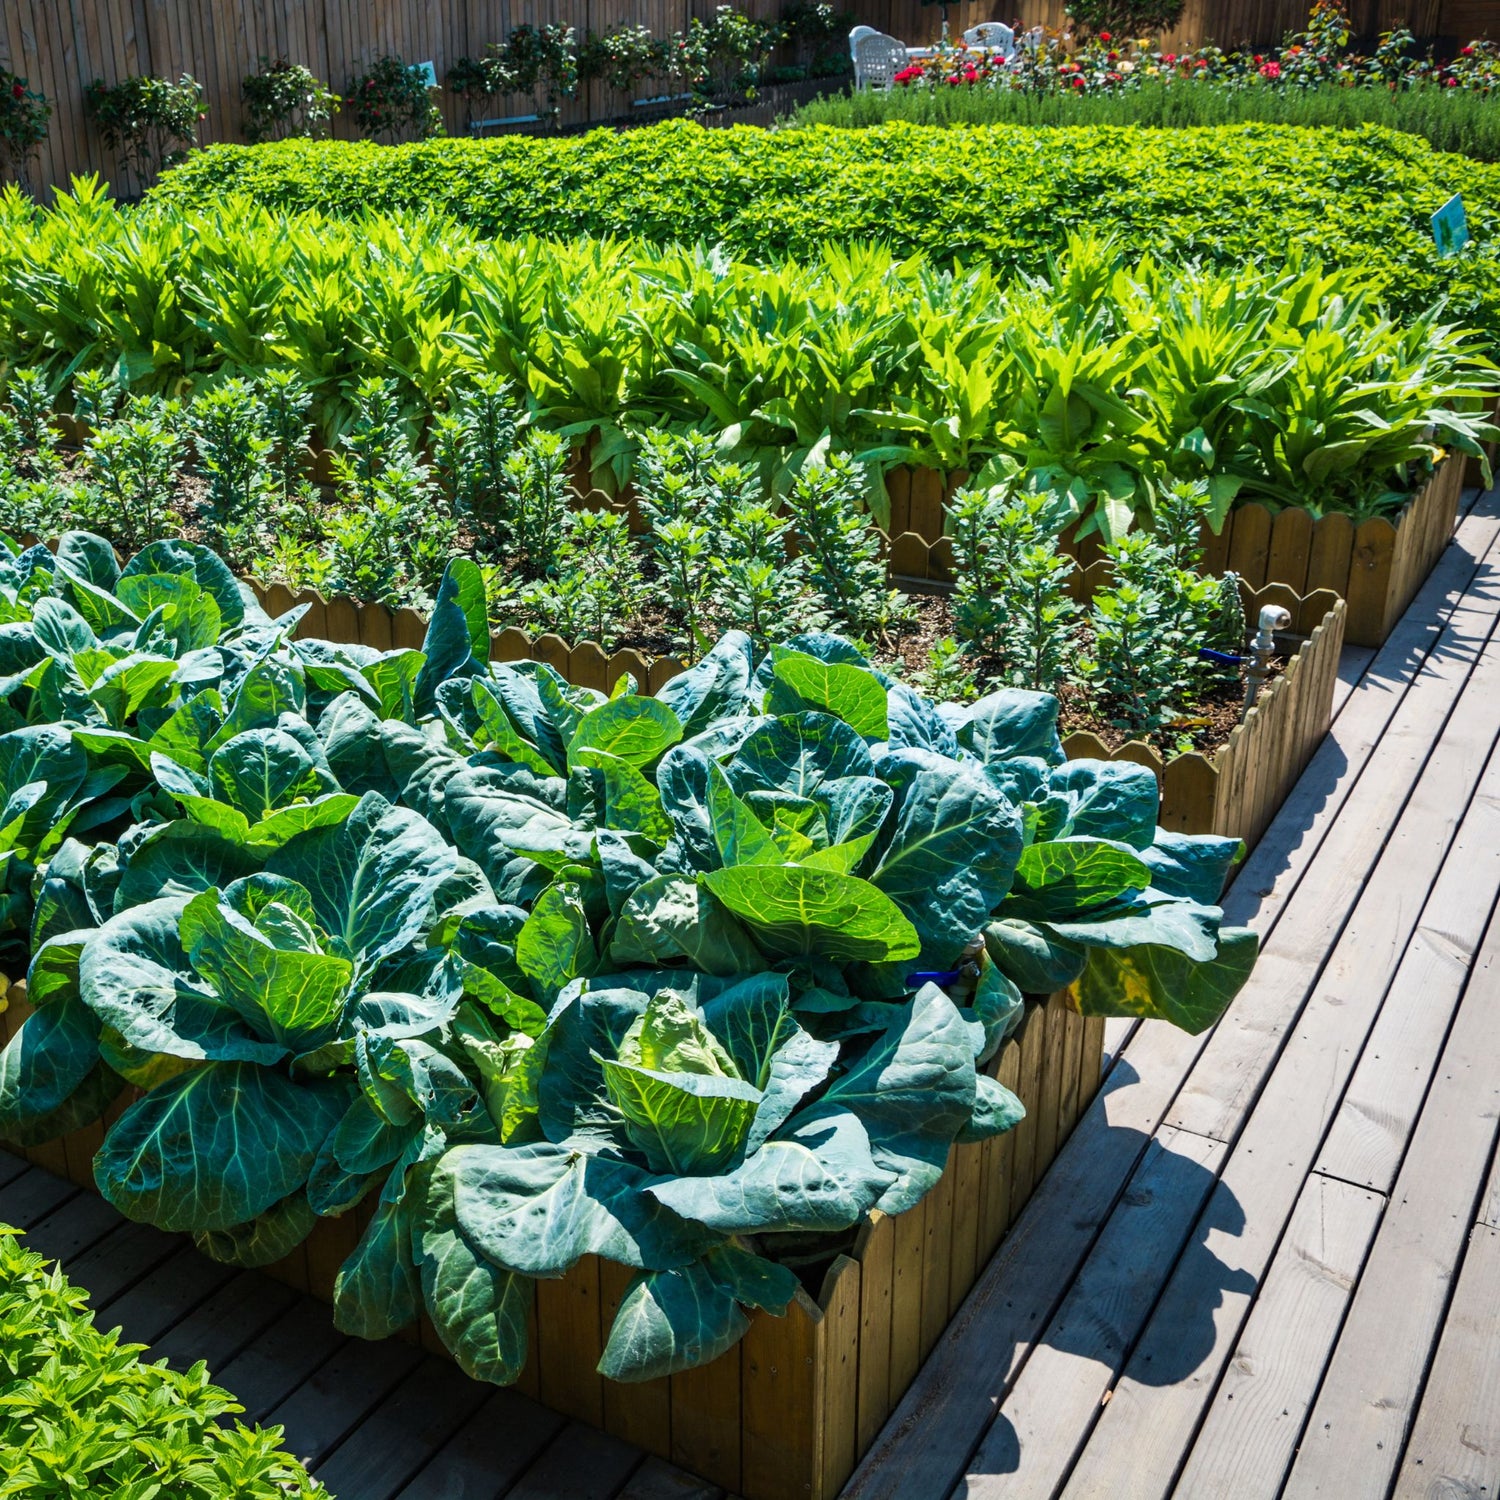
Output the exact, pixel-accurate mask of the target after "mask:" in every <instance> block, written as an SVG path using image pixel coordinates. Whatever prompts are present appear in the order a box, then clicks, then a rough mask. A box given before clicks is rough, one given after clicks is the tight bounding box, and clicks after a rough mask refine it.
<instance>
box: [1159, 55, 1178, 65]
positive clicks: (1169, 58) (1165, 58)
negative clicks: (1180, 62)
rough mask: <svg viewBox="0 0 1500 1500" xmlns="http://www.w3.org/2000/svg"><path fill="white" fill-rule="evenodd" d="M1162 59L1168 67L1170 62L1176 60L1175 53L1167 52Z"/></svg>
mask: <svg viewBox="0 0 1500 1500" xmlns="http://www.w3.org/2000/svg"><path fill="white" fill-rule="evenodd" d="M1162 61H1163V62H1164V63H1166V65H1167V66H1168V67H1169V68H1170V67H1171V66H1172V64H1173V63H1174V62H1176V61H1177V54H1176V53H1175V52H1169V53H1167V55H1166V56H1165V57H1164V58H1162Z"/></svg>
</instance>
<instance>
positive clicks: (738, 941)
mask: <svg viewBox="0 0 1500 1500" xmlns="http://www.w3.org/2000/svg"><path fill="white" fill-rule="evenodd" d="M684 958H685V959H687V960H688V962H689V963H691V964H692V965H693V966H694V968H697V969H701V970H702V971H703V972H704V973H707V974H718V975H722V976H724V977H726V978H728V977H730V976H733V975H735V974H742V973H745V972H746V971H747V970H748V971H753V970H755V969H758V968H761V967H763V966H764V960H763V959H762V958H761V956H760V950H759V949H758V948H757V947H756V945H755V943H754V942H753V941H752V940H751V938H750V935H749V933H748V932H746V930H745V928H744V927H743V926H742V925H741V924H740V922H739V921H738V920H737V919H736V918H735V917H734V916H733V915H731V913H730V912H728V911H726V910H725V908H724V906H723V905H722V904H721V903H720V902H719V901H718V899H717V898H716V897H715V896H714V895H713V894H712V892H711V891H709V890H706V889H705V888H704V887H703V886H701V885H700V884H699V883H698V882H697V881H696V880H694V879H693V878H692V877H690V876H685V875H658V876H655V877H654V878H653V879H651V880H648V881H646V882H645V883H644V884H642V885H639V886H637V887H636V888H635V890H633V891H632V892H631V893H630V896H629V897H628V898H627V899H626V901H625V904H624V906H622V907H621V909H620V918H619V921H618V923H617V924H616V926H615V930H614V936H613V940H612V941H611V943H610V948H609V961H610V962H611V963H612V964H614V965H617V966H620V967H625V968H629V967H631V966H632V965H637V964H638V965H643V966H646V967H657V966H659V965H661V964H670V963H675V962H676V961H677V960H679V959H684Z"/></svg>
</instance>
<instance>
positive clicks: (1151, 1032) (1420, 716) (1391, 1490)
mask: <svg viewBox="0 0 1500 1500" xmlns="http://www.w3.org/2000/svg"><path fill="white" fill-rule="evenodd" d="M1469 501H1470V508H1469V510H1468V513H1467V514H1466V515H1465V517H1464V519H1463V521H1462V523H1461V526H1460V529H1459V534H1458V540H1457V542H1456V544H1455V545H1454V546H1452V547H1450V548H1449V549H1448V551H1447V553H1446V554H1445V555H1444V557H1443V560H1442V561H1441V562H1440V564H1439V566H1438V570H1437V572H1436V573H1435V574H1434V576H1433V578H1432V579H1431V580H1430V582H1429V583H1428V585H1427V586H1426V588H1425V589H1424V590H1423V591H1422V592H1421V594H1419V596H1418V598H1417V600H1416V601H1415V603H1414V604H1413V606H1412V609H1411V610H1410V612H1409V613H1408V615H1407V617H1406V619H1405V620H1404V621H1403V622H1402V624H1401V625H1400V626H1399V627H1398V628H1397V630H1396V632H1395V634H1394V635H1393V636H1392V637H1391V639H1390V640H1389V641H1388V642H1387V643H1386V645H1385V646H1384V647H1383V648H1382V649H1381V650H1380V651H1379V652H1378V653H1375V652H1371V651H1369V650H1350V651H1348V652H1346V654H1345V658H1344V670H1343V673H1342V682H1341V688H1340V704H1339V708H1338V715H1337V718H1336V721H1335V724H1334V729H1333V732H1332V734H1331V735H1330V737H1329V739H1328V740H1327V741H1326V742H1325V744H1324V745H1323V747H1322V748H1321V749H1320V750H1319V752H1318V754H1317V756H1316V758H1315V759H1314V761H1313V763H1312V765H1311V766H1310V767H1309V769H1308V771H1307V773H1306V775H1305V776H1304V777H1303V779H1302V781H1301V782H1300V783H1299V785H1298V787H1297V790H1296V791H1295V793H1294V794H1293V796H1292V799H1291V800H1290V802H1289V803H1288V805H1287V807H1286V808H1285V810H1284V811H1283V813H1282V815H1281V816H1280V818H1278V820H1277V821H1276V822H1275V823H1274V824H1273V825H1272V827H1271V829H1270V831H1269V832H1268V834H1267V835H1266V837H1265V838H1264V840H1263V841H1262V843H1261V845H1260V847H1259V848H1258V849H1257V851H1256V852H1255V854H1254V855H1253V856H1252V858H1251V860H1250V862H1249V863H1248V864H1247V866H1246V867H1245V869H1244V870H1243V871H1242V873H1241V874H1240V876H1239V878H1238V879H1237V880H1236V882H1235V884H1234V886H1233V888H1232V890H1231V892H1230V894H1229V896H1228V898H1227V905H1228V908H1229V912H1230V916H1231V919H1232V920H1235V921H1239V922H1248V923H1250V924H1251V925H1253V926H1255V927H1256V928H1257V929H1258V930H1259V931H1260V932H1261V934H1262V937H1263V942H1264V953H1263V957H1262V960H1261V963H1260V967H1259V968H1258V970H1257V972H1256V975H1255V977H1254V979H1253V980H1252V982H1251V984H1250V986H1249V987H1248V988H1247V990H1246V991H1245V993H1244V994H1243V995H1241V996H1240V998H1239V999H1238V1000H1237V1001H1236V1003H1235V1006H1234V1008H1233V1010H1232V1011H1231V1013H1230V1015H1229V1016H1228V1018H1227V1019H1226V1021H1225V1023H1224V1024H1223V1025H1222V1026H1220V1027H1219V1028H1218V1030H1217V1031H1215V1032H1214V1033H1212V1034H1211V1035H1210V1036H1207V1037H1203V1038H1197V1039H1194V1038H1190V1037H1186V1036H1184V1035H1182V1034H1181V1033H1179V1032H1176V1031H1173V1030H1171V1029H1169V1028H1166V1027H1158V1026H1144V1027H1138V1028H1136V1027H1132V1026H1131V1025H1128V1024H1117V1025H1114V1026H1112V1029H1111V1058H1110V1063H1109V1070H1108V1075H1107V1078H1106V1083H1105V1087H1104V1089H1103V1090H1102V1091H1101V1094H1100V1097H1099V1098H1098V1099H1097V1100H1096V1101H1095V1104H1094V1106H1093V1108H1092V1109H1091V1110H1090V1112H1089V1113H1088V1115H1087V1116H1086V1117H1085V1119H1084V1121H1083V1122H1081V1123H1080V1125H1079V1127H1078V1129H1077V1131H1076V1132H1075V1134H1074V1136H1073V1138H1072V1140H1071V1141H1070V1142H1069V1144H1068V1146H1067V1148H1066V1149H1065V1151H1064V1152H1063V1154H1062V1156H1061V1157H1060V1158H1059V1160H1058V1162H1057V1163H1056V1165H1055V1166H1054V1167H1053V1168H1052V1170H1051V1171H1050V1172H1049V1173H1048V1174H1047V1177H1046V1178H1045V1179H1044V1181H1043V1183H1042V1184H1041V1187H1040V1188H1039V1190H1038V1192H1037V1194H1036V1196H1035V1197H1034V1198H1033V1199H1032V1201H1031V1204H1030V1205H1029V1206H1028V1208H1027V1210H1026V1212H1025V1214H1024V1215H1023V1217H1022V1219H1021V1220H1020V1222H1019V1223H1018V1225H1017V1226H1016V1228H1015V1229H1013V1230H1012V1232H1011V1234H1010V1236H1009V1237H1008V1239H1007V1240H1006V1242H1005V1243H1004V1245H1003V1246H1002V1248H1001V1251H1000V1254H999V1255H998V1256H997V1257H996V1259H995V1260H994V1262H992V1264H991V1265H990V1267H989V1268H988V1270H987V1271H986V1272H985V1274H984V1276H983V1278H982V1279H981V1280H980V1282H979V1284H978V1286H977V1287H976V1288H975V1290H974V1292H973V1293H972V1295H971V1296H970V1297H969V1298H968V1300H967V1301H966V1302H965V1303H964V1305H963V1308H962V1309H961V1311H960V1313H959V1316H958V1318H957V1320H956V1321H955V1323H954V1325H953V1326H952V1328H951V1329H950V1330H949V1331H948V1333H947V1334H946V1335H945V1336H944V1338H943V1339H942V1341H941V1342H940V1343H939V1344H938V1346H937V1349H936V1350H935V1352H934V1354H933V1356H932V1358H931V1360H930V1361H929V1363H928V1364H927V1366H926V1367H925V1368H924V1370H923V1372H922V1374H921V1376H920V1377H919V1378H918V1381H917V1384H916V1385H915V1386H914V1387H913V1389H912V1391H911V1392H910V1394H909V1395H908V1397H907V1398H906V1400H905V1401H903V1402H902V1404H901V1406H900V1407H899V1408H898V1409H897V1411H896V1413H895V1415H894V1416H893V1417H892V1419H891V1421H890V1423H889V1424H888V1426H887V1427H886V1429H885V1431H884V1433H883V1434H882V1435H881V1438H880V1440H879V1441H878V1443H877V1444H876V1447H875V1448H874V1449H873V1450H872V1452H871V1453H870V1455H869V1457H868V1458H867V1459H866V1461H865V1463H864V1464H863V1465H862V1466H861V1468H860V1470H859V1472H858V1473H857V1474H856V1476H855V1478H854V1480H853V1481H852V1482H851V1485H850V1488H849V1490H848V1491H847V1492H846V1494H847V1497H848V1500H941V1497H946V1496H950V1495H954V1496H956V1495H965V1496H975V1497H988V1496H995V1497H1004V1500H1024V1497H1033V1496H1035V1497H1044V1496H1054V1495H1064V1496H1067V1497H1070V1500H1072V1497H1078V1500H1084V1497H1098V1500H1135V1497H1140V1500H1145V1497H1152V1496H1166V1495H1177V1496H1186V1497H1212V1500H1217V1497H1230V1500H1241V1497H1243V1500H1260V1497H1272V1496H1277V1495H1286V1496H1289V1497H1297V1500H1302V1497H1307V1496H1315V1495H1317V1496H1327V1497H1338V1500H1344V1497H1349V1500H1362V1497H1367V1496H1368V1497H1372V1500H1373V1497H1377V1496H1379V1497H1384V1496H1387V1495H1391V1494H1394V1495H1396V1496H1400V1497H1406V1496H1410V1497H1418V1496H1421V1497H1434V1500H1435V1497H1442V1500H1479V1497H1485V1500H1496V1497H1497V1496H1500V1167H1497V1165H1496V1162H1495V1140H1496V1130H1497V1124H1500V920H1496V919H1495V906H1496V898H1497V893H1500V748H1497V746H1500V636H1497V634H1496V632H1497V629H1500V491H1496V492H1493V493H1491V494H1490V495H1488V496H1486V497H1483V498H1481V499H1479V500H1478V501H1477V503H1476V502H1474V498H1473V497H1472V496H1471V497H1469ZM0 1221H7V1222H10V1223H14V1224H18V1225H20V1226H22V1227H24V1228H27V1229H29V1230H30V1235H29V1242H30V1243H31V1244H32V1245H33V1246H34V1247H35V1248H37V1249H39V1250H41V1251H43V1252H44V1253H46V1254H48V1255H53V1256H57V1257H59V1258H60V1259H61V1260H62V1263H63V1265H64V1267H65V1269H66V1270H67V1272H68V1274H69V1275H70V1276H71V1277H72V1278H73V1279H74V1280H75V1281H76V1282H77V1283H78V1284H79V1285H81V1286H84V1287H86V1288H88V1289H89V1291H90V1292H91V1293H92V1294H93V1299H94V1305H95V1307H96V1308H97V1309H98V1316H99V1322H100V1324H101V1326H104V1327H110V1326H113V1325H114V1324H120V1325H121V1326H123V1328H124V1331H125V1335H126V1336H127V1337H128V1338H130V1339H134V1340H138V1341H141V1342H145V1343H147V1344H149V1345H151V1347H152V1349H153V1351H154V1352H156V1353H158V1354H161V1355H165V1356H168V1357H169V1358H171V1359H172V1360H173V1361H174V1362H177V1363H181V1364H184V1365H186V1364H189V1363H191V1362H192V1361H193V1360H196V1359H199V1358H202V1359H206V1360H207V1361H208V1363H209V1367H210V1369H211V1370H212V1372H213V1374H214V1376H215V1378H216V1379H217V1380H218V1381H220V1383H222V1384H223V1385H225V1386H227V1387H228V1388H229V1389H230V1390H232V1391H233V1392H235V1394H236V1395H237V1396H238V1397H239V1398H240V1400H241V1401H242V1402H243V1403H244V1405H245V1407H246V1408H247V1412H248V1415H249V1417H250V1418H251V1419H252V1420H257V1421H263V1422H277V1423H281V1424H284V1425H285V1427H286V1429H287V1442H288V1444H289V1446H290V1447H291V1448H292V1449H293V1450H295V1451H296V1452H297V1453H298V1454H299V1455H301V1456H303V1457H304V1458H305V1459H306V1460H307V1461H308V1462H309V1464H310V1466H311V1467H312V1469H313V1471H314V1472H315V1473H317V1474H318V1475H319V1476H320V1477H321V1478H322V1479H323V1480H324V1481H325V1482H326V1483H327V1484H328V1486H329V1487H330V1489H331V1490H332V1491H333V1493H334V1494H335V1495H337V1496H340V1497H342V1500H397V1497H399V1500H470V1497H480V1496H483V1497H486V1500H491V1497H493V1500H500V1497H508V1500H520V1497H526V1500H553V1497H557V1500H562V1497H568V1500H590V1497H597V1500H664V1497H678V1500H712V1497H717V1496H719V1495H720V1492H719V1491H718V1490H715V1489H714V1488H713V1487H711V1486H708V1485H705V1484H703V1483H701V1482H700V1481H697V1480H695V1479H692V1478H690V1477H689V1476H687V1475H685V1474H682V1473H681V1472H680V1471H678V1470H675V1469H672V1468H671V1467H670V1466H668V1465H666V1464H664V1463H662V1462H660V1461H659V1460H656V1459H646V1458H644V1457H643V1456H642V1455H641V1454H640V1453H638V1452H637V1451H635V1450H634V1449H632V1448H630V1447H629V1446H627V1445H626V1444H624V1443H622V1442H620V1441H618V1440H616V1439H614V1438H610V1437H606V1436H604V1435H603V1434H601V1433H598V1432H595V1431H593V1430H592V1429H590V1428H588V1427H585V1426H582V1425H580V1424H578V1423H576V1422H569V1421H566V1420H565V1419H563V1418H561V1417H558V1416H555V1415H553V1414H551V1413H548V1412H546V1411H544V1410H543V1409H542V1408H540V1407H538V1406H536V1405H535V1404H533V1403H532V1402H530V1401H528V1400H526V1399H525V1398H524V1397H521V1396H519V1395H516V1394H515V1393H514V1392H509V1391H496V1390H494V1389H492V1388H489V1387H485V1386H480V1385H476V1384H474V1383H473V1382H470V1381H468V1380H467V1379H465V1378H464V1377H463V1376H462V1375H461V1374H459V1373H458V1372H457V1371H456V1370H455V1369H454V1368H453V1367H452V1366H450V1365H448V1364H446V1363H445V1362H444V1361H442V1360H439V1359H435V1358H433V1357H431V1356H428V1355H424V1354H423V1353H422V1352H421V1351H420V1350H419V1349H417V1348H415V1347H413V1346H411V1345H408V1344H405V1343H400V1342H394V1341H393V1342H387V1343H384V1344H367V1343H363V1342H360V1341H357V1340H349V1339H345V1338H343V1337H342V1336H340V1335H339V1334H337V1333H336V1332H335V1331H334V1330H333V1328H332V1326H331V1323H330V1320H329V1315H328V1312H327V1310H326V1309H324V1308H323V1307H321V1306H319V1305H318V1304H316V1303H314V1302H312V1301H310V1300H309V1299H307V1298H305V1297H299V1296H298V1295H297V1294H296V1293H294V1292H292V1291H290V1290H288V1289H287V1288H285V1287H282V1286H280V1285H278V1284H276V1283H274V1282H271V1281H269V1280H267V1279H266V1278H264V1277H262V1276H259V1275H256V1274H254V1273H249V1272H234V1271H232V1270H229V1269H227V1268H225V1267H221V1266H216V1265H214V1264H212V1263H210V1262H209V1261H207V1260H204V1259H203V1258H201V1257H200V1256H198V1255H197V1254H196V1253H195V1252H194V1251H193V1250H192V1249H191V1248H190V1247H189V1246H187V1245H186V1244H185V1243H184V1242H183V1241H182V1240H180V1239H177V1238H174V1237H172V1236H167V1235H162V1234H159V1233H157V1232H155V1231H153V1230H149V1229H145V1228H143V1227H141V1226H138V1225H130V1224H126V1223H124V1222H123V1221H122V1220H121V1219H120V1218H119V1217H118V1216H117V1215H116V1214H114V1212H113V1211H112V1210H110V1209H109V1208H108V1207H106V1206H105V1205H104V1204H103V1203H101V1202H100V1201H99V1200H98V1199H96V1198H94V1197H93V1196H92V1195H91V1194H88V1193H82V1192H79V1191H78V1190H77V1189H75V1188H74V1187H72V1186H71V1185H69V1184H68V1183H65V1182H62V1181H60V1180H58V1179H56V1178H53V1177H51V1176H49V1175H47V1174H46V1173H44V1172H42V1171H40V1170H37V1169H35V1168H30V1167H27V1166H26V1164H25V1163H24V1162H21V1161H19V1160H16V1159H14V1158H11V1157H6V1156H4V1155H0ZM788 1500H795V1497H792V1496H789V1497H788Z"/></svg>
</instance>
